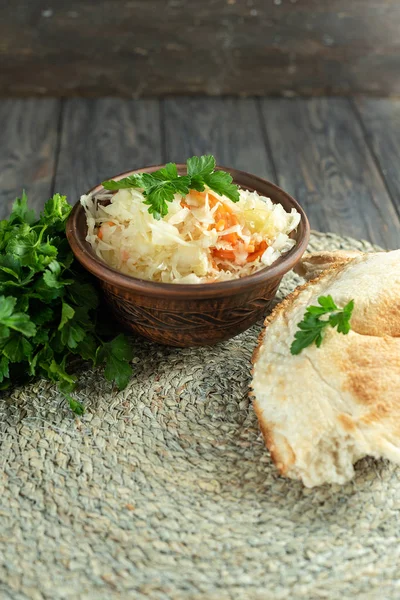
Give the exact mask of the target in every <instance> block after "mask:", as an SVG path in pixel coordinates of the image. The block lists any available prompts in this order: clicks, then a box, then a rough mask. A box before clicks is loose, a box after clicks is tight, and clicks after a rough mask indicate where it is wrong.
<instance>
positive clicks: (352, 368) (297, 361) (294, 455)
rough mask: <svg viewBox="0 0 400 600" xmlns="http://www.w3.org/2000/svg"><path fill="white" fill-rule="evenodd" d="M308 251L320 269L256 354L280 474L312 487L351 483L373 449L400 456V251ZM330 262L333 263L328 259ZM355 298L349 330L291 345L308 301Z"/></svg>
mask: <svg viewBox="0 0 400 600" xmlns="http://www.w3.org/2000/svg"><path fill="white" fill-rule="evenodd" d="M324 255H325V258H324V260H325V263H324V261H323V260H322V258H321V254H318V255H315V256H314V259H313V258H312V257H311V256H307V257H306V258H305V261H304V264H303V274H304V275H307V273H308V274H310V273H313V274H315V269H314V271H313V266H312V265H313V264H314V265H319V267H318V268H319V275H318V277H317V278H316V279H313V280H311V281H309V282H308V283H306V284H305V285H304V286H301V287H300V288H298V289H297V290H295V291H294V292H293V294H291V295H290V296H288V297H287V298H286V299H285V300H284V301H283V302H282V303H281V304H280V305H278V306H277V307H276V309H275V310H274V312H273V313H272V314H271V315H270V316H269V317H268V318H267V319H266V322H265V327H264V330H263V332H262V334H261V336H260V343H259V346H258V348H257V349H256V351H255V353H254V357H253V362H254V369H253V381H252V390H253V395H254V409H255V411H256V413H257V416H258V419H259V423H260V427H261V430H262V433H263V435H264V439H265V442H266V445H267V447H268V448H269V450H270V452H271V456H272V459H273V460H274V462H275V464H276V466H277V467H278V469H279V471H280V473H281V474H282V475H284V476H286V477H291V478H293V479H301V480H302V481H303V483H304V484H305V485H306V486H307V487H313V486H315V485H321V484H323V483H327V482H328V483H340V484H342V483H344V482H346V481H348V480H349V479H351V478H352V477H353V474H354V467H353V464H354V463H355V462H356V461H357V460H359V459H360V458H362V457H364V456H366V455H371V456H375V457H386V458H388V459H390V460H393V461H395V462H398V463H400V250H396V251H393V252H379V253H371V254H355V255H354V256H347V257H344V256H340V255H337V260H335V253H332V255H331V256H330V257H329V259H327V258H328V257H327V253H324ZM323 263H324V264H325V265H326V267H327V268H326V270H324V271H323V270H322V269H321V268H320V266H321V265H322V264H323ZM328 294H330V295H331V296H332V297H333V298H334V300H335V302H336V304H337V305H338V306H344V305H345V304H347V302H349V301H350V300H352V299H353V300H354V302H355V308H354V311H353V315H352V319H351V326H352V330H351V331H350V332H349V334H348V335H343V334H339V333H337V331H336V330H334V329H332V328H330V327H329V328H327V332H326V336H325V338H324V340H323V342H322V345H321V347H320V348H317V347H316V346H315V345H312V346H309V347H307V348H305V349H304V350H303V351H302V352H301V353H300V354H299V355H297V356H293V355H292V354H291V353H290V345H291V343H292V341H293V339H294V334H295V332H296V331H297V324H298V323H299V322H300V321H301V320H302V319H303V316H304V313H305V310H306V308H307V306H309V305H311V304H314V305H315V304H317V299H318V297H319V296H321V295H323V296H326V295H328Z"/></svg>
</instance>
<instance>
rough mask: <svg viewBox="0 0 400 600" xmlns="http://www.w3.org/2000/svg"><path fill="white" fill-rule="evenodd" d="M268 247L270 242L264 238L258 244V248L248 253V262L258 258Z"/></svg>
mask: <svg viewBox="0 0 400 600" xmlns="http://www.w3.org/2000/svg"><path fill="white" fill-rule="evenodd" d="M267 248H268V244H267V242H265V241H264V240H263V241H262V242H260V244H258V246H257V249H256V250H255V251H254V252H251V253H250V254H249V255H248V257H247V259H246V262H253V261H254V260H256V258H259V257H260V256H262V255H263V254H264V252H265V250H266V249H267Z"/></svg>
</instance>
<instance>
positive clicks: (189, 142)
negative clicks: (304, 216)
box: [0, 97, 400, 248]
mask: <svg viewBox="0 0 400 600" xmlns="http://www.w3.org/2000/svg"><path fill="white" fill-rule="evenodd" d="M0 130H1V144H0V217H1V218H4V217H6V216H7V215H8V213H9V211H10V208H11V204H12V201H13V199H14V198H15V197H16V196H17V195H19V194H20V193H21V191H22V190H23V189H25V190H26V191H27V193H28V196H29V197H30V200H31V202H32V203H33V205H34V206H35V207H36V208H37V209H39V208H40V207H41V205H42V204H43V202H44V201H45V200H46V199H47V198H48V197H49V196H50V195H51V194H53V193H54V192H60V193H62V194H66V195H67V196H68V199H69V201H70V202H71V203H75V202H76V201H77V199H78V198H79V196H80V194H82V193H84V192H85V191H87V190H88V189H89V188H90V187H91V186H93V185H94V184H96V183H98V182H100V181H102V180H103V179H106V178H108V177H110V176H112V175H115V174H117V173H120V172H122V171H126V170H129V169H132V168H138V167H141V166H145V165H149V164H156V163H161V162H164V161H168V160H170V161H176V162H177V161H183V160H185V159H186V158H187V157H188V156H192V155H194V154H204V153H213V154H215V156H216V158H217V161H218V163H219V164H221V165H227V166H233V167H236V168H239V169H244V170H247V171H251V172H253V173H255V174H257V175H260V176H262V177H266V178H268V179H270V180H272V181H275V182H277V183H278V184H279V185H280V186H281V187H283V188H284V189H285V190H287V191H288V192H289V193H291V194H292V195H293V196H294V197H295V198H297V200H299V201H300V203H301V204H302V205H303V206H304V208H305V209H306V211H307V213H308V215H309V218H310V222H311V226H312V227H313V228H314V229H319V230H321V231H333V232H336V233H340V234H342V235H350V236H353V237H356V238H364V239H368V240H370V241H372V242H375V243H377V244H380V245H381V246H383V247H385V248H397V247H400V100H392V99H366V98H359V99H347V98H313V99H297V98H296V99H272V98H267V99H254V98H246V99H234V98H202V97H200V98H197V97H191V98H185V97H183V98H182V97H180V98H172V97H171V98H167V99H164V100H156V99H143V100H128V99H119V98H99V99H82V98H71V99H67V100H64V99H51V98H50V99H5V100H0Z"/></svg>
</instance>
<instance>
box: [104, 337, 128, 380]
mask: <svg viewBox="0 0 400 600" xmlns="http://www.w3.org/2000/svg"><path fill="white" fill-rule="evenodd" d="M132 358H133V356H132V349H131V347H130V345H129V343H128V342H127V340H126V338H125V337H124V336H123V335H119V336H118V337H116V338H115V339H114V340H112V341H111V342H108V343H105V344H103V347H102V348H100V349H99V352H98V354H97V362H100V363H102V362H105V365H106V367H105V369H104V376H105V378H106V379H107V380H108V381H115V383H116V384H117V386H118V387H119V389H121V390H122V389H124V388H125V387H126V386H127V385H128V383H129V379H130V377H131V375H132V370H131V368H130V367H129V361H131V360H132Z"/></svg>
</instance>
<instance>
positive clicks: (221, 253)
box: [212, 248, 235, 260]
mask: <svg viewBox="0 0 400 600" xmlns="http://www.w3.org/2000/svg"><path fill="white" fill-rule="evenodd" d="M212 253H213V256H214V258H222V260H235V253H234V252H233V250H218V248H214V249H213V251H212Z"/></svg>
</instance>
